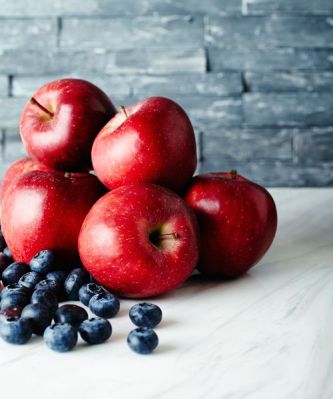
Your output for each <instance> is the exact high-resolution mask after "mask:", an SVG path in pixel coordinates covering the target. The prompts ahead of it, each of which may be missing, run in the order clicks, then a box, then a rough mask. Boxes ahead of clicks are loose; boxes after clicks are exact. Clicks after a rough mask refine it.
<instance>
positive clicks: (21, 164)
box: [0, 158, 49, 205]
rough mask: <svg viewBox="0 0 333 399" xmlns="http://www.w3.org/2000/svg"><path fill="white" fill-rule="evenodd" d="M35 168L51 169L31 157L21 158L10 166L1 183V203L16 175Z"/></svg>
mask: <svg viewBox="0 0 333 399" xmlns="http://www.w3.org/2000/svg"><path fill="white" fill-rule="evenodd" d="M33 170H49V168H48V167H47V166H45V165H42V164H40V163H37V162H35V161H33V160H32V159H30V158H20V159H18V160H17V161H15V162H13V163H12V164H11V165H10V166H9V168H8V169H7V170H6V172H5V174H4V176H3V178H2V181H1V184H0V205H1V202H2V198H3V196H4V195H5V192H6V191H7V189H8V187H9V186H10V185H11V184H12V183H13V181H14V180H15V179H16V177H18V176H20V175H23V174H24V173H27V172H31V171H33Z"/></svg>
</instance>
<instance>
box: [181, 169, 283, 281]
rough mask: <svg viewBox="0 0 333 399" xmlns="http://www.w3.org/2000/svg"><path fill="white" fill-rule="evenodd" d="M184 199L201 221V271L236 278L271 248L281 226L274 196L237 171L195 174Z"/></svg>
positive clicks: (210, 274) (209, 274)
mask: <svg viewBox="0 0 333 399" xmlns="http://www.w3.org/2000/svg"><path fill="white" fill-rule="evenodd" d="M185 200H186V202H187V204H188V205H189V206H190V207H191V208H192V209H193V211H194V212H195V214H196V215H197V219H198V222H199V229H200V238H201V247H200V248H201V250H200V259H199V265H198V269H199V270H200V272H201V273H202V274H204V275H208V276H224V277H237V276H239V275H241V274H243V273H245V272H246V271H247V270H249V269H250V268H251V267H253V266H254V265H255V264H256V263H258V262H259V260H260V259H261V258H262V257H263V256H264V255H265V253H266V252H267V250H268V249H269V247H270V246H271V244H272V242H273V239H274V236H275V233H276V229H277V212H276V207H275V203H274V200H273V198H272V196H271V195H270V194H269V192H268V191H267V190H266V189H265V188H264V187H261V186H260V185H258V184H256V183H254V182H252V181H250V180H247V179H246V178H244V177H242V176H240V175H238V174H237V172H236V171H232V172H230V173H224V172H221V173H208V174H204V175H199V176H196V177H194V179H193V182H192V184H191V186H190V188H189V189H188V191H187V193H186V195H185Z"/></svg>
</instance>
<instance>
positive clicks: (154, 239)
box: [149, 230, 179, 248]
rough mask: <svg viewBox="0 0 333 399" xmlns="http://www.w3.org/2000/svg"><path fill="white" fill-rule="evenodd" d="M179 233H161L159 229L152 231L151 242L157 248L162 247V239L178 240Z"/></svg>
mask: <svg viewBox="0 0 333 399" xmlns="http://www.w3.org/2000/svg"><path fill="white" fill-rule="evenodd" d="M178 238H179V234H178V233H175V232H173V233H163V234H161V233H160V232H159V230H155V231H152V232H151V233H150V234H149V240H150V242H151V243H152V244H153V245H154V246H155V247H157V248H160V247H161V245H162V241H166V240H178Z"/></svg>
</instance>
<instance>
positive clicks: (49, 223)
mask: <svg viewBox="0 0 333 399" xmlns="http://www.w3.org/2000/svg"><path fill="white" fill-rule="evenodd" d="M104 193H105V189H104V187H103V186H102V184H101V183H100V182H99V181H98V179H97V178H96V177H95V176H93V175H91V174H88V173H62V172H55V171H49V172H44V171H33V172H29V173H25V174H23V175H22V176H20V177H18V178H17V179H16V180H15V181H14V182H13V184H11V185H10V187H9V188H8V190H7V192H6V194H5V196H4V198H3V202H2V219H1V229H2V233H3V235H4V237H5V240H6V242H7V244H8V246H9V248H10V249H11V251H12V253H13V256H14V259H15V260H18V261H23V262H29V261H30V259H31V258H32V257H33V256H34V255H35V254H36V253H37V252H38V251H40V250H42V249H52V250H54V251H56V253H57V254H58V256H59V259H60V260H61V261H63V262H65V263H66V262H72V261H73V262H75V261H77V260H78V247H77V239H78V235H79V231H80V228H81V225H82V222H83V220H84V218H85V216H86V214H87V213H88V211H89V210H90V208H91V206H92V205H93V204H94V203H95V201H96V200H97V199H98V198H99V197H100V196H101V195H103V194H104ZM64 266H66V264H64Z"/></svg>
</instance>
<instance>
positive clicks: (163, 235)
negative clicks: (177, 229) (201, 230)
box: [158, 233, 179, 240]
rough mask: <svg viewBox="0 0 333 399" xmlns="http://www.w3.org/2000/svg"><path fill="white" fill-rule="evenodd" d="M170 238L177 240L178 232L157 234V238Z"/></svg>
mask: <svg viewBox="0 0 333 399" xmlns="http://www.w3.org/2000/svg"><path fill="white" fill-rule="evenodd" d="M170 238H172V239H173V240H177V239H178V238H179V234H178V233H165V234H160V235H159V236H158V239H159V240H169V239H170Z"/></svg>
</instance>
